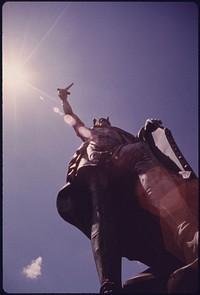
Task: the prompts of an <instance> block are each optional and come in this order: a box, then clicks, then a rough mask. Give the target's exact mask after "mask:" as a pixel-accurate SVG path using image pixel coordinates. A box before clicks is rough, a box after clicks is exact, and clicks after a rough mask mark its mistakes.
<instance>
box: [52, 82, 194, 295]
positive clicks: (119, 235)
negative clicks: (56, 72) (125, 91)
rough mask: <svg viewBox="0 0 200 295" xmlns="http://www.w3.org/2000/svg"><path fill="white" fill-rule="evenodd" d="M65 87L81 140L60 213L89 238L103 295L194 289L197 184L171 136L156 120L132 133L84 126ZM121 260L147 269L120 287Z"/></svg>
mask: <svg viewBox="0 0 200 295" xmlns="http://www.w3.org/2000/svg"><path fill="white" fill-rule="evenodd" d="M70 86H72V84H71V85H70ZM68 90H69V87H68V88H66V89H58V95H59V97H60V99H61V100H62V104H63V110H64V113H65V115H66V120H67V122H68V123H69V124H70V125H71V126H72V127H73V128H74V130H75V132H76V134H77V135H78V136H79V137H80V138H81V140H82V141H83V143H82V145H81V146H80V147H79V149H78V150H77V151H76V153H75V154H74V156H73V157H72V159H71V161H70V163H69V168H68V173H67V179H66V185H65V186H64V187H63V188H62V189H61V190H60V192H59V193H58V197H57V209H58V212H59V214H60V216H61V217H62V218H63V219H64V220H65V221H67V222H69V223H70V224H72V225H74V226H76V227H77V228H79V229H80V230H81V231H82V232H83V233H84V234H85V235H86V236H87V237H88V238H89V239H90V240H91V245H92V250H93V254H94V259H95V262H96V267H97V272H98V276H99V280H100V293H109V292H111V293H112V292H118V293H120V292H132V291H136V292H166V293H167V292H168V293H171V292H172V293H173V292H182V293H189V292H193V291H196V289H197V261H198V217H197V216H198V211H197V210H198V209H197V208H198V206H197V190H198V189H197V185H198V179H197V176H196V175H195V173H194V171H193V170H192V168H191V167H190V166H189V164H188V163H187V162H186V160H185V159H184V157H183V155H182V154H181V152H180V150H179V149H178V147H177V145H176V143H175V141H174V140H173V137H172V135H171V133H170V131H169V130H168V129H167V128H164V127H163V126H162V122H161V121H160V120H156V119H148V120H147V121H146V123H145V126H144V127H143V128H141V130H140V131H139V132H138V134H137V136H133V135H132V134H130V133H128V132H126V131H124V130H122V129H120V128H117V127H113V126H112V125H111V123H110V121H109V118H101V119H99V120H96V119H94V120H93V127H92V128H88V127H86V126H85V124H84V123H83V122H82V121H81V120H80V119H79V118H78V116H77V115H75V114H74V112H73V110H72V108H71V106H70V104H69V102H68V100H67V96H68V95H69V94H70V93H69V91H68ZM161 137H163V138H164V139H163V138H162V140H161V141H160V140H159V139H160V138H161ZM169 139H170V142H169ZM163 145H164V146H163ZM166 145H168V147H167V148H166ZM166 150H168V154H167V152H166ZM122 257H127V258H128V259H129V260H137V261H140V262H142V263H144V264H146V265H147V266H148V267H149V269H148V270H146V271H145V272H144V273H142V274H140V275H139V276H138V277H136V278H132V279H130V280H127V281H126V282H125V283H124V285H123V284H122V282H121V259H122Z"/></svg>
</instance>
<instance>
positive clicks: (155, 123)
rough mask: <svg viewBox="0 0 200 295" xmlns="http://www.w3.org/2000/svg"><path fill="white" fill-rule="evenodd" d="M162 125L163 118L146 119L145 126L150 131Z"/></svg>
mask: <svg viewBox="0 0 200 295" xmlns="http://www.w3.org/2000/svg"><path fill="white" fill-rule="evenodd" d="M161 125H162V121H161V120H159V119H153V118H151V119H147V120H146V122H145V126H144V128H145V130H148V131H154V130H156V129H157V128H158V127H160V126H161Z"/></svg>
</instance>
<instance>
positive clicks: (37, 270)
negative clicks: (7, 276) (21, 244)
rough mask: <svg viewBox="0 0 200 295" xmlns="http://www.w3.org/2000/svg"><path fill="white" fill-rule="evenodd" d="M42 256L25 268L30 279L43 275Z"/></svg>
mask: <svg viewBox="0 0 200 295" xmlns="http://www.w3.org/2000/svg"><path fill="white" fill-rule="evenodd" d="M41 266H42V257H40V256H39V257H38V258H36V259H35V260H33V261H32V262H31V264H29V265H27V266H26V267H24V268H23V274H25V276H26V277H27V278H29V279H37V278H38V276H41V274H42V273H41Z"/></svg>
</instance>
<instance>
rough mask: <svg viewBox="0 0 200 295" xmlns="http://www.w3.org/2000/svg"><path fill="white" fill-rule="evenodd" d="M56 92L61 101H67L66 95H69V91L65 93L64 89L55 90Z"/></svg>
mask: <svg viewBox="0 0 200 295" xmlns="http://www.w3.org/2000/svg"><path fill="white" fill-rule="evenodd" d="M57 91H58V96H59V97H60V99H61V100H66V99H67V95H69V94H70V92H69V91H66V90H65V89H60V88H58V89H57Z"/></svg>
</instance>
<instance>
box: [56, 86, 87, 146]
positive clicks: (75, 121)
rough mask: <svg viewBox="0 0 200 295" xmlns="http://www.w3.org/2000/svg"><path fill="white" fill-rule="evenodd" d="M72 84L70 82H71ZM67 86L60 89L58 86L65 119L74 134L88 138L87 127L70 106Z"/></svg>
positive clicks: (85, 139)
mask: <svg viewBox="0 0 200 295" xmlns="http://www.w3.org/2000/svg"><path fill="white" fill-rule="evenodd" d="M71 85H72V84H71ZM68 88H69V87H67V88H65V89H60V88H58V89H57V91H58V96H59V97H60V99H61V101H62V107H63V111H64V113H65V116H66V121H67V123H69V124H70V125H71V126H72V127H73V128H74V130H75V132H76V134H77V135H78V136H79V137H80V138H81V139H82V140H83V141H87V140H88V134H90V132H88V131H89V128H87V127H85V124H84V123H83V122H82V121H81V120H80V119H79V117H78V116H77V115H76V114H74V112H73V110H72V107H71V106H70V104H69V102H68V100H67V96H68V95H70V92H69V91H68Z"/></svg>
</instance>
